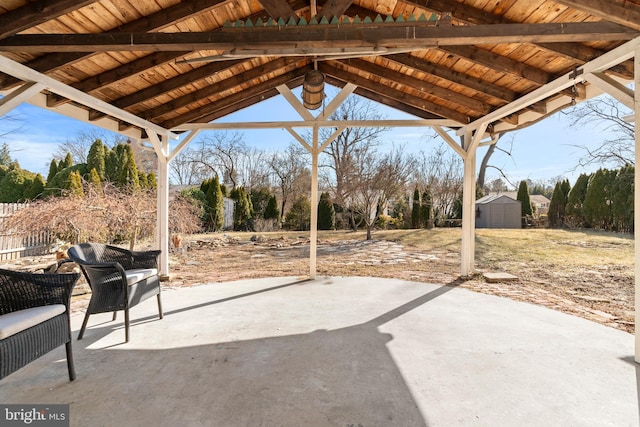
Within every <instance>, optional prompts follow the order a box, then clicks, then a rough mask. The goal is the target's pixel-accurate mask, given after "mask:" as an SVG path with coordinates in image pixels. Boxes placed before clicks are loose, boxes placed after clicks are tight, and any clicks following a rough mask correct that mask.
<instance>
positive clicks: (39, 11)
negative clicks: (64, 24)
mask: <svg viewBox="0 0 640 427" xmlns="http://www.w3.org/2000/svg"><path fill="white" fill-rule="evenodd" d="M96 1H97V0H57V1H51V0H49V1H47V0H39V1H32V2H27V4H25V5H24V6H22V7H19V8H17V9H14V10H11V11H9V12H7V13H5V14H2V15H0V39H3V38H5V37H9V36H12V35H14V34H17V33H19V32H20V31H24V30H26V29H28V28H31V27H34V26H36V25H38V24H41V23H43V22H46V21H49V20H51V19H54V18H57V17H58V16H61V15H64V14H66V13H69V12H71V11H73V10H76V9H80V8H82V7H84V6H87V5H89V4H91V3H95V2H96Z"/></svg>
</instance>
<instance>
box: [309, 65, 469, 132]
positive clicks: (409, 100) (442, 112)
mask: <svg viewBox="0 0 640 427" xmlns="http://www.w3.org/2000/svg"><path fill="white" fill-rule="evenodd" d="M318 69H319V70H320V71H322V72H323V73H325V74H327V75H330V76H334V77H336V78H338V79H341V80H344V81H348V82H350V83H353V84H355V85H357V86H360V87H362V88H365V89H368V90H370V91H372V92H376V93H379V94H381V95H384V96H387V97H389V98H393V99H396V100H398V101H399V102H402V103H404V104H407V105H411V106H413V107H415V108H419V109H422V110H424V111H428V112H430V113H432V114H435V115H436V116H438V117H440V118H448V119H452V120H455V121H457V122H459V123H463V124H464V123H468V122H469V116H467V115H466V114H462V113H459V112H458V111H455V110H452V109H450V108H447V107H445V106H443V105H440V104H436V103H434V102H431V101H427V100H425V99H424V98H420V97H417V96H413V95H409V94H407V93H405V92H402V91H400V90H397V89H393V88H391V87H388V86H384V85H380V84H377V83H375V82H374V81H372V80H370V79H367V78H364V77H361V76H358V75H356V74H352V73H349V72H348V71H344V70H341V69H340V68H338V67H336V66H333V65H330V62H322V63H320V64H318ZM478 117H479V116H478Z"/></svg>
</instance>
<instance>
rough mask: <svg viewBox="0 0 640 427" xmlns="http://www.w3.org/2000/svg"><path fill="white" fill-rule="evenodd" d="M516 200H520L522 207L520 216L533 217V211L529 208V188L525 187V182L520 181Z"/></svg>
mask: <svg viewBox="0 0 640 427" xmlns="http://www.w3.org/2000/svg"><path fill="white" fill-rule="evenodd" d="M516 200H520V202H521V205H522V215H521V216H523V217H524V216H527V215H529V216H531V215H533V209H532V208H531V198H530V197H529V187H528V186H527V181H520V185H519V186H518V195H517V196H516Z"/></svg>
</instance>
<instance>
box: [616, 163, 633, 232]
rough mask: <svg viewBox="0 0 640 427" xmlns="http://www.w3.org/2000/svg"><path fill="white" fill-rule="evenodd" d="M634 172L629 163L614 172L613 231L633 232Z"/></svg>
mask: <svg viewBox="0 0 640 427" xmlns="http://www.w3.org/2000/svg"><path fill="white" fill-rule="evenodd" d="M634 174H635V168H634V167H633V166H631V165H626V166H624V167H622V168H620V170H618V172H617V174H616V177H615V180H614V185H613V221H614V227H613V230H614V231H622V232H625V233H631V232H633V229H634V221H633V219H634V218H633V213H634V204H633V196H634V194H633V192H634Z"/></svg>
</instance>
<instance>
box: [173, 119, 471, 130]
mask: <svg viewBox="0 0 640 427" xmlns="http://www.w3.org/2000/svg"><path fill="white" fill-rule="evenodd" d="M341 125H344V126H345V127H358V128H365V127H375V126H379V127H391V126H397V127H422V126H454V127H455V126H460V124H459V123H456V122H455V121H453V120H448V119H433V120H429V119H416V120H414V119H389V120H384V119H383V120H329V119H323V120H284V121H281V122H275V121H274V122H224V123H222V122H221V123H186V124H184V125H181V126H176V127H175V128H173V130H174V131H176V132H179V131H187V130H195V129H199V130H223V129H242V128H246V129H280V128H292V129H295V128H310V127H316V126H317V127H337V126H341Z"/></svg>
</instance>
